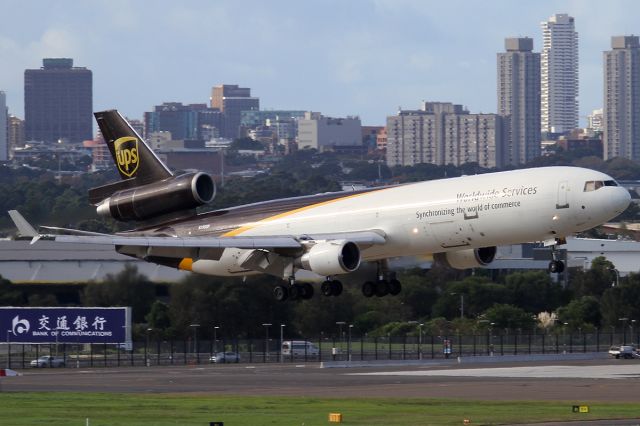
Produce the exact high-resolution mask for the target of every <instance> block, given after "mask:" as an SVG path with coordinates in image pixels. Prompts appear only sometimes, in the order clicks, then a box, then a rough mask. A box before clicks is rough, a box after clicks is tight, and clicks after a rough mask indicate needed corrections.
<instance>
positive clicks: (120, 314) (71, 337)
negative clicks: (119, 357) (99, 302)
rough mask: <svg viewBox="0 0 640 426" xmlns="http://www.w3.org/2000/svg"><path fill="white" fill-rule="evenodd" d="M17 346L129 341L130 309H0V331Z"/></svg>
mask: <svg viewBox="0 0 640 426" xmlns="http://www.w3.org/2000/svg"><path fill="white" fill-rule="evenodd" d="M5 325H6V326H7V327H6V328H4V330H7V336H6V337H7V341H8V342H16V343H53V342H58V343H123V342H128V341H131V308H128V307H123V308H13V307H0V329H3V328H2V327H4V326H5Z"/></svg>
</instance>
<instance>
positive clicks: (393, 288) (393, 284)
mask: <svg viewBox="0 0 640 426" xmlns="http://www.w3.org/2000/svg"><path fill="white" fill-rule="evenodd" d="M400 291H402V284H400V281H398V280H391V281H389V294H390V295H392V296H397V295H398V294H400Z"/></svg>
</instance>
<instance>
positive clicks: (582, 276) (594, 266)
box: [569, 256, 615, 297]
mask: <svg viewBox="0 0 640 426" xmlns="http://www.w3.org/2000/svg"><path fill="white" fill-rule="evenodd" d="M614 268H615V266H614V265H613V263H611V262H609V261H608V260H607V259H606V258H605V257H603V256H598V257H596V258H595V259H593V261H592V262H591V269H589V270H587V271H576V272H575V273H574V274H573V277H572V279H571V281H570V283H569V287H570V289H571V290H572V291H573V293H574V296H576V297H582V296H595V297H601V296H602V294H603V293H604V292H605V290H607V289H608V288H610V287H611V283H612V282H614V281H615V276H614V275H613V274H614Z"/></svg>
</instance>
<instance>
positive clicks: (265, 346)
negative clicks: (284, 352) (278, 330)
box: [262, 322, 272, 359]
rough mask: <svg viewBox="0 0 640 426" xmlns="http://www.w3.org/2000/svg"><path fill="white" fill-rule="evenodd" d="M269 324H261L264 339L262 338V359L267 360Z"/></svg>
mask: <svg viewBox="0 0 640 426" xmlns="http://www.w3.org/2000/svg"><path fill="white" fill-rule="evenodd" d="M271 325H272V324H271V323H269V322H263V323H262V326H263V327H264V332H265V337H264V356H265V358H264V359H268V358H269V327H271Z"/></svg>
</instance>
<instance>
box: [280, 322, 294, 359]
mask: <svg viewBox="0 0 640 426" xmlns="http://www.w3.org/2000/svg"><path fill="white" fill-rule="evenodd" d="M285 327H286V326H285V325H284V324H280V349H279V350H278V356H279V357H280V362H284V357H283V356H282V342H283V341H284V328H285ZM291 349H292V352H291V355H292V356H293V345H291Z"/></svg>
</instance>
